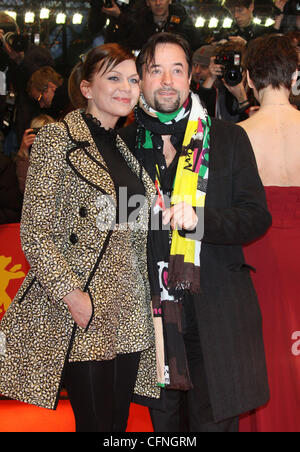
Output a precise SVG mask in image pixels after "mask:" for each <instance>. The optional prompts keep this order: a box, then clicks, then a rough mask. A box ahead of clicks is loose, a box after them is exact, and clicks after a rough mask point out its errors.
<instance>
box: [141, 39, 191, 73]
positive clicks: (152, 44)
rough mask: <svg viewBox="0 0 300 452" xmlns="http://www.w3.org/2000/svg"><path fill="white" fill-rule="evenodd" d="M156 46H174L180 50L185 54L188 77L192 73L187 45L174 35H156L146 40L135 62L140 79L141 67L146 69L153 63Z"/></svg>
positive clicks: (189, 50)
mask: <svg viewBox="0 0 300 452" xmlns="http://www.w3.org/2000/svg"><path fill="white" fill-rule="evenodd" d="M158 44H175V45H178V46H179V47H181V48H182V50H183V51H184V53H185V56H186V60H187V63H188V67H189V75H190V74H191V73H192V52H191V49H190V46H189V43H188V42H187V41H186V40H185V39H184V38H183V37H182V36H180V35H178V34H175V33H166V32H164V33H156V34H154V35H153V36H151V38H149V39H148V41H147V42H146V44H145V45H144V47H143V48H142V50H141V51H140V53H139V56H138V57H137V60H136V66H137V71H138V74H139V76H140V79H142V78H143V66H144V65H146V68H148V67H149V66H150V64H151V63H153V62H154V57H155V50H156V46H157V45H158Z"/></svg>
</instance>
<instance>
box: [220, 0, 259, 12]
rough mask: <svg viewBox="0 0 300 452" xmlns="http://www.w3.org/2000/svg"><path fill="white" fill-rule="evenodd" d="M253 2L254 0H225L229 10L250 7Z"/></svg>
mask: <svg viewBox="0 0 300 452" xmlns="http://www.w3.org/2000/svg"><path fill="white" fill-rule="evenodd" d="M252 3H254V0H225V2H224V6H225V8H227V9H229V10H230V9H232V8H243V7H244V8H247V9H249V8H250V6H251V5H252Z"/></svg>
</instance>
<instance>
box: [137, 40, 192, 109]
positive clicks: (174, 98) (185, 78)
mask: <svg viewBox="0 0 300 452" xmlns="http://www.w3.org/2000/svg"><path fill="white" fill-rule="evenodd" d="M190 81H191V77H190V76H189V67H188V62H187V59H186V55H185V53H184V50H183V49H182V48H181V47H180V46H179V45H177V44H158V45H157V46H156V50H155V55H154V61H153V62H150V63H149V66H148V67H146V65H144V67H143V78H142V81H141V89H142V92H143V95H144V97H145V100H146V102H147V103H148V105H150V107H152V108H154V110H156V111H159V112H162V113H172V112H174V111H176V110H178V109H179V108H180V107H181V106H182V105H183V104H184V102H185V100H186V99H187V97H188V95H189V90H190Z"/></svg>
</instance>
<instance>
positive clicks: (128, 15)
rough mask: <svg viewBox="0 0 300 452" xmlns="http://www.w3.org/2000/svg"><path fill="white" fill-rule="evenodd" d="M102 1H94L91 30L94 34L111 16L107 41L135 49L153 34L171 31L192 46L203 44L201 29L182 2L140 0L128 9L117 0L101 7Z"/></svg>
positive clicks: (91, 13) (106, 30) (131, 3)
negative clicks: (199, 30)
mask: <svg viewBox="0 0 300 452" xmlns="http://www.w3.org/2000/svg"><path fill="white" fill-rule="evenodd" d="M119 2H120V0H119ZM101 3H102V0H96V1H95V0H92V1H91V9H90V19H89V29H90V31H91V33H95V32H97V31H98V32H100V31H101V29H102V28H103V26H104V24H105V23H106V19H107V18H109V19H110V24H109V26H108V27H107V28H106V29H105V33H106V36H105V40H106V42H118V43H120V44H122V45H124V46H126V47H129V48H130V49H132V50H140V49H141V48H142V47H143V45H144V44H145V43H146V42H147V40H148V38H150V36H152V35H153V34H155V33H160V32H163V31H167V32H171V33H177V34H180V35H181V36H183V37H184V38H185V39H186V40H187V41H188V42H189V44H190V46H191V48H192V49H196V48H198V47H199V39H198V32H197V29H196V28H195V26H194V24H193V21H192V19H191V18H190V17H189V15H188V14H187V12H186V9H185V8H184V6H183V5H181V4H180V3H174V4H173V3H172V2H171V0H159V1H158V0H145V1H144V0H137V1H135V2H130V4H129V6H128V7H127V8H126V9H125V7H123V6H119V4H118V3H117V2H116V1H115V0H111V5H112V6H111V8H109V7H102V8H100V4H101ZM96 5H98V6H96ZM100 12H101V13H102V15H101V14H99V13H100ZM96 18H98V20H99V24H98V26H97V25H96V24H97V20H96ZM102 32H103V31H102Z"/></svg>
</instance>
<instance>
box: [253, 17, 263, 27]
mask: <svg viewBox="0 0 300 452" xmlns="http://www.w3.org/2000/svg"><path fill="white" fill-rule="evenodd" d="M253 22H254V23H255V24H257V25H260V24H261V19H260V18H259V17H254V19H253Z"/></svg>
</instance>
